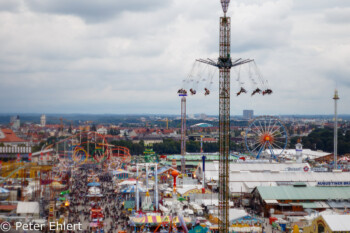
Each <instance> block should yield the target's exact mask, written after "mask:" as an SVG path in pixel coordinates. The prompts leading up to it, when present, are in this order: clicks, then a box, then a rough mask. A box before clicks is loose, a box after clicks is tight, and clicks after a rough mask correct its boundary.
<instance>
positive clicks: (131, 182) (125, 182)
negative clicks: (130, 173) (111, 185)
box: [118, 179, 136, 185]
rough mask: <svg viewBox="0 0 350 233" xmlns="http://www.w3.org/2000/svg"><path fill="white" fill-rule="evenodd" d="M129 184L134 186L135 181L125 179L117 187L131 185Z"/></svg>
mask: <svg viewBox="0 0 350 233" xmlns="http://www.w3.org/2000/svg"><path fill="white" fill-rule="evenodd" d="M131 184H136V179H127V180H124V181H123V182H121V183H119V184H118V185H131Z"/></svg>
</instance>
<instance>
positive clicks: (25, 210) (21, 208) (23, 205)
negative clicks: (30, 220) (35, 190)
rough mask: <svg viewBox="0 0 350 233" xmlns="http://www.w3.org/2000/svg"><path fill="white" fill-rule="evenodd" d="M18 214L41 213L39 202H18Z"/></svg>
mask: <svg viewBox="0 0 350 233" xmlns="http://www.w3.org/2000/svg"><path fill="white" fill-rule="evenodd" d="M17 214H39V203H38V202H21V201H20V202H18V204H17Z"/></svg>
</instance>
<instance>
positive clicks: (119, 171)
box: [112, 169, 130, 175]
mask: <svg viewBox="0 0 350 233" xmlns="http://www.w3.org/2000/svg"><path fill="white" fill-rule="evenodd" d="M112 174H113V175H119V174H130V172H128V171H125V170H123V169H117V170H114V171H112Z"/></svg>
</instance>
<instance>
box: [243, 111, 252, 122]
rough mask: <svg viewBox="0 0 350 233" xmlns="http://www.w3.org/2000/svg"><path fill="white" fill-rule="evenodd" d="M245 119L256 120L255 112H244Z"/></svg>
mask: <svg viewBox="0 0 350 233" xmlns="http://www.w3.org/2000/svg"><path fill="white" fill-rule="evenodd" d="M243 118H244V119H247V120H250V119H253V118H254V110H243Z"/></svg>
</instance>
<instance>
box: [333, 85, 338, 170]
mask: <svg viewBox="0 0 350 233" xmlns="http://www.w3.org/2000/svg"><path fill="white" fill-rule="evenodd" d="M333 99H334V167H333V169H337V167H338V166H337V152H338V114H337V110H338V106H337V102H338V100H339V96H338V90H337V89H335V91H334V96H333Z"/></svg>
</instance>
